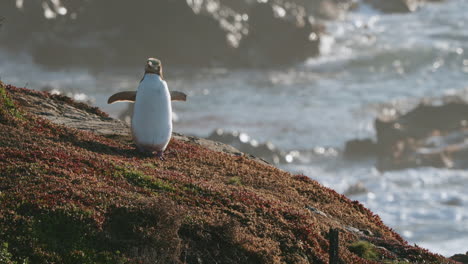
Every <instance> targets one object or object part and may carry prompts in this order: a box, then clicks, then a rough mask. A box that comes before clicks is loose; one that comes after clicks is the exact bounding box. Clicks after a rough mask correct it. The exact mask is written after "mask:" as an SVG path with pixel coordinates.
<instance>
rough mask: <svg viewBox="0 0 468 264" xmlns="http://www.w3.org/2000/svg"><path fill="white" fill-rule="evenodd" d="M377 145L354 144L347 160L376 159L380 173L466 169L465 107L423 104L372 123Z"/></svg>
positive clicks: (349, 146)
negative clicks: (361, 157) (370, 157)
mask: <svg viewBox="0 0 468 264" xmlns="http://www.w3.org/2000/svg"><path fill="white" fill-rule="evenodd" d="M375 130H376V136H377V142H376V143H373V141H372V140H371V139H367V140H353V141H349V142H348V143H347V145H346V151H345V153H347V156H351V157H353V156H354V157H359V156H367V157H369V156H374V157H377V168H378V169H379V170H382V171H386V170H398V169H405V168H414V167H437V168H453V169H466V168H468V166H467V164H468V143H467V141H468V104H467V103H466V102H464V101H462V100H460V99H456V98H451V99H450V100H449V101H445V102H425V103H421V104H420V105H418V106H417V107H416V108H414V109H413V110H411V111H409V112H408V113H406V114H398V115H396V116H391V117H388V116H382V117H379V118H377V119H376V120H375Z"/></svg>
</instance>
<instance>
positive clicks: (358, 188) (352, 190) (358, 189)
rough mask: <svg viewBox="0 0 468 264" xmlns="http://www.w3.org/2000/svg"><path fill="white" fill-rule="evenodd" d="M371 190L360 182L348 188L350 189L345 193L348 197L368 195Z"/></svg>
mask: <svg viewBox="0 0 468 264" xmlns="http://www.w3.org/2000/svg"><path fill="white" fill-rule="evenodd" d="M368 192H369V190H368V189H367V188H366V186H364V184H363V183H362V182H358V183H356V184H353V185H351V186H349V187H348V189H347V190H346V191H345V192H344V193H343V194H344V195H346V196H351V195H358V194H364V193H368Z"/></svg>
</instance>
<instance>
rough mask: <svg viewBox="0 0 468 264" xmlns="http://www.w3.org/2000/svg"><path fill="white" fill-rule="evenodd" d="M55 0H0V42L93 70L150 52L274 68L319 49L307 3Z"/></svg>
mask: <svg viewBox="0 0 468 264" xmlns="http://www.w3.org/2000/svg"><path fill="white" fill-rule="evenodd" d="M52 2H54V3H51V2H50V1H48V2H47V3H48V4H47V5H45V6H47V10H45V6H44V5H42V3H41V1H24V3H23V4H22V7H21V8H17V7H16V6H15V1H1V2H0V10H2V13H3V15H5V16H6V21H7V22H6V23H5V25H4V27H3V29H2V35H3V36H4V38H3V40H2V47H3V48H8V49H9V51H17V52H24V51H26V52H28V53H30V54H31V55H32V57H33V59H34V61H35V62H37V63H38V64H41V65H44V66H47V67H50V68H63V67H64V66H83V67H86V68H92V69H94V70H96V71H98V70H100V69H104V68H108V67H109V65H112V67H114V68H115V67H116V66H119V67H120V66H121V67H129V66H130V67H138V66H141V63H142V60H143V61H144V59H146V58H147V57H149V56H155V57H158V58H161V59H162V60H163V61H165V62H167V65H179V66H188V67H203V66H212V65H222V66H227V67H238V66H262V67H264V66H268V67H274V66H279V65H283V64H291V63H295V62H298V61H302V60H305V59H306V58H308V57H311V56H316V55H318V54H319V42H320V31H321V26H319V25H312V24H311V22H309V19H308V17H307V14H306V13H305V11H304V8H301V7H300V6H298V5H295V6H296V7H297V8H292V7H291V6H292V4H290V3H287V2H282V1H280V2H281V3H272V2H268V3H265V4H258V3H255V4H252V2H251V1H241V2H244V4H242V5H240V4H239V5H232V4H231V6H233V8H231V7H230V6H228V5H226V4H223V3H222V2H221V3H218V4H215V5H213V1H193V2H192V3H191V4H189V2H187V1H172V0H157V1H155V0H141V1H139V2H138V4H134V3H129V2H128V1H125V0H112V1H111V0H101V1H85V2H83V1H78V0H70V1H66V2H64V3H63V5H65V6H61V5H62V4H60V2H59V3H58V4H57V3H55V1H52ZM231 2H232V1H231ZM109 7H112V11H111V12H110V11H109ZM288 7H289V8H288ZM234 8H237V9H238V10H236V9H234ZM204 10H205V11H204ZM298 10H299V11H298ZM300 10H302V11H301V12H300ZM52 50H53V52H54V54H53V55H54V56H51V53H50V52H51V51H52Z"/></svg>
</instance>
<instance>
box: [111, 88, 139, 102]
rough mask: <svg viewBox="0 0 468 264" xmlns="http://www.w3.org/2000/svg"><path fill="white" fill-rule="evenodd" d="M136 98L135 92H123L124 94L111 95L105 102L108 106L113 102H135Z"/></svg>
mask: <svg viewBox="0 0 468 264" xmlns="http://www.w3.org/2000/svg"><path fill="white" fill-rule="evenodd" d="M135 98H136V91H125V92H120V93H116V94H113V95H112V96H111V97H109V99H108V100H107V103H108V104H112V103H115V102H132V103H134V102H135Z"/></svg>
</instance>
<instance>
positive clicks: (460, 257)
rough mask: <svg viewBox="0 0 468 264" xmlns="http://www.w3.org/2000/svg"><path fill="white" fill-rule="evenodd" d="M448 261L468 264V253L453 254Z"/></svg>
mask: <svg viewBox="0 0 468 264" xmlns="http://www.w3.org/2000/svg"><path fill="white" fill-rule="evenodd" d="M450 259H453V260H455V261H458V262H459V263H462V264H468V251H467V252H466V253H465V254H455V255H453V256H451V257H450Z"/></svg>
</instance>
